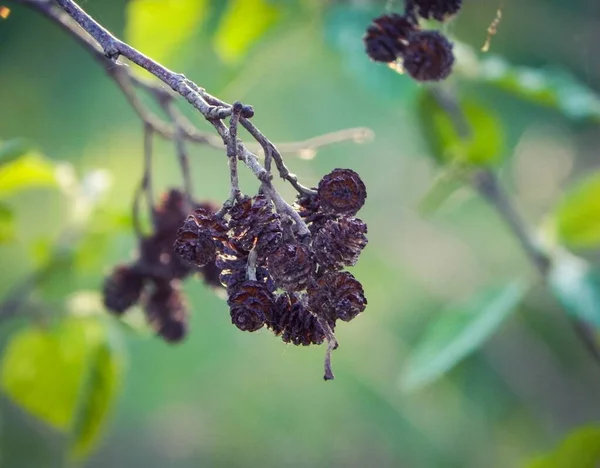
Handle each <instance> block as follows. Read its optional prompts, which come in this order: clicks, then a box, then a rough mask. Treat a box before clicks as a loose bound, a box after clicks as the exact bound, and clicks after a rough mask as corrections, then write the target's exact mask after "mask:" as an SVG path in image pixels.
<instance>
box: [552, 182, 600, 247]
mask: <svg viewBox="0 0 600 468" xmlns="http://www.w3.org/2000/svg"><path fill="white" fill-rule="evenodd" d="M555 223H556V234H557V236H558V239H559V240H560V241H561V242H562V243H564V244H566V245H568V246H570V247H583V248H585V247H596V246H598V245H600V172H597V173H595V174H593V175H592V176H590V177H588V178H586V179H585V180H583V181H582V182H580V183H578V184H577V185H576V186H575V187H573V188H571V189H570V190H569V191H568V192H567V193H566V194H565V196H564V198H563V200H562V201H561V203H560V204H559V206H558V208H557V210H556V215H555Z"/></svg>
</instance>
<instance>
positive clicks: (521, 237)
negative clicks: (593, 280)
mask: <svg viewBox="0 0 600 468" xmlns="http://www.w3.org/2000/svg"><path fill="white" fill-rule="evenodd" d="M432 95H433V97H434V98H435V99H436V100H437V102H438V103H439V104H440V106H442V108H444V109H445V110H446V112H447V113H448V115H449V116H450V119H451V120H452V122H453V125H454V128H455V129H456V132H457V133H458V135H459V136H460V137H461V138H468V137H469V136H470V135H471V133H472V129H471V127H470V125H469V123H468V121H467V119H466V117H465V115H464V113H463V112H462V110H461V108H460V106H459V105H458V102H457V100H456V97H455V96H454V95H453V94H451V93H447V92H443V91H442V90H441V89H440V88H434V89H432ZM472 184H473V187H474V188H475V189H476V190H477V192H478V193H479V194H480V195H481V197H482V198H484V199H485V200H486V201H487V202H488V203H489V204H490V205H491V206H492V207H493V208H494V209H495V210H496V212H497V213H498V215H499V216H500V217H501V218H502V220H503V221H504V222H505V223H506V225H507V226H508V227H509V228H510V230H511V232H512V233H513V234H514V236H515V237H516V238H517V239H518V241H519V243H520V244H521V247H522V249H523V251H524V252H525V254H526V255H527V258H529V260H530V262H531V264H532V265H533V266H534V267H535V269H536V270H537V272H538V273H539V274H540V276H541V277H542V278H543V279H544V280H546V278H547V276H548V274H549V273H550V269H551V266H552V262H551V259H550V257H549V256H548V255H547V254H546V253H545V252H544V251H543V249H542V248H541V246H540V245H539V244H538V242H536V240H535V238H534V236H533V235H532V234H531V231H530V229H529V228H528V227H527V224H526V223H525V222H524V221H523V219H522V218H521V217H520V216H519V214H518V213H517V210H516V209H515V207H514V206H513V204H512V202H511V201H510V198H509V196H508V194H507V193H506V191H505V189H504V187H502V184H501V183H500V181H499V180H498V176H497V175H496V174H495V173H494V172H493V171H491V170H488V169H482V170H478V171H475V172H474V173H473V175H472ZM568 318H569V322H570V323H571V326H572V328H573V330H574V332H575V333H576V335H577V336H578V337H579V339H580V340H581V342H582V343H583V345H584V347H585V348H586V349H587V350H588V351H589V354H590V356H591V357H592V358H593V359H594V360H595V361H596V363H597V364H600V347H599V346H598V343H597V342H596V337H595V333H594V331H593V329H592V328H591V326H590V325H589V324H588V323H586V322H583V321H581V320H578V319H577V318H575V317H572V316H570V315H569V316H568Z"/></svg>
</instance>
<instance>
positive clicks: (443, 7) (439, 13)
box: [413, 0, 462, 21]
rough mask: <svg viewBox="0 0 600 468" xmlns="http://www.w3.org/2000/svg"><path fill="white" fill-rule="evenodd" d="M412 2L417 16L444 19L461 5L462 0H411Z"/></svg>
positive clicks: (456, 11) (454, 12) (453, 13)
mask: <svg viewBox="0 0 600 468" xmlns="http://www.w3.org/2000/svg"><path fill="white" fill-rule="evenodd" d="M413 3H414V5H415V8H416V11H417V14H418V15H419V16H421V17H422V18H425V19H430V18H433V19H435V20H437V21H445V20H446V19H448V18H449V17H451V16H453V15H455V14H456V13H458V11H459V10H460V8H461V6H462V0H413Z"/></svg>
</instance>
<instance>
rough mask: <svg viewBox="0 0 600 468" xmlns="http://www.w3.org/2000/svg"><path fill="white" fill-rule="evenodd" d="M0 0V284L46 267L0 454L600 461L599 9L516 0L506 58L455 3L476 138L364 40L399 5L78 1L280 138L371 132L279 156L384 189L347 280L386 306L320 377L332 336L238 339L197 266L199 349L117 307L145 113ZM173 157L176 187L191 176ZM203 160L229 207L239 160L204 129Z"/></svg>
mask: <svg viewBox="0 0 600 468" xmlns="http://www.w3.org/2000/svg"><path fill="white" fill-rule="evenodd" d="M6 3H7V4H8V5H9V6H10V7H11V10H12V11H11V15H10V17H9V18H8V19H7V20H4V21H0V70H1V73H0V106H1V108H2V110H3V112H0V139H2V144H1V146H0V259H1V265H2V268H0V297H7V295H8V294H9V292H10V291H13V289H12V288H14V286H15V284H20V282H21V281H22V280H23V278H31V275H32V272H37V273H36V274H35V276H34V277H33V278H34V279H35V280H36V283H37V287H36V288H35V291H34V293H33V294H32V297H31V300H30V301H28V302H27V305H26V307H25V308H24V309H22V310H21V311H20V312H19V314H18V315H15V316H7V315H8V314H5V316H3V317H1V318H2V321H1V322H0V347H1V348H2V364H1V369H0V386H1V389H2V396H1V400H0V405H1V406H0V407H1V420H0V422H1V424H0V459H1V460H0V461H1V463H2V464H3V466H7V467H36V468H37V467H54V466H63V465H64V464H65V463H78V464H79V463H80V464H82V465H83V466H86V467H90V468H91V467H104V466H144V467H150V468H152V467H164V466H170V467H182V468H183V467H192V466H202V465H208V466H227V467H230V466H255V465H256V466H265V467H268V466H281V465H289V466H365V465H368V466H410V467H461V468H462V467H481V466H486V467H496V466H497V467H507V466H528V465H529V466H531V467H535V468H537V467H555V466H556V467H566V466H570V467H571V466H576V467H586V466H589V467H593V466H596V464H597V462H598V459H599V458H600V454H599V453H598V447H599V446H600V436H599V434H598V429H597V426H594V423H595V422H596V421H598V418H599V417H600V409H599V407H598V405H597V395H598V392H599V391H600V371H599V370H598V368H597V367H595V366H594V363H593V361H592V360H591V359H590V358H589V357H588V355H587V354H586V352H585V349H584V348H583V346H582V345H581V343H580V342H579V341H578V340H577V338H576V336H575V335H574V334H573V331H572V329H571V328H570V326H569V322H568V319H567V317H566V316H565V314H564V312H563V307H564V308H566V309H567V310H568V311H569V312H570V313H571V314H572V315H573V316H574V317H580V318H584V319H585V320H586V321H587V322H589V323H592V324H595V325H596V326H599V325H600V299H599V294H600V292H599V291H600V289H599V288H600V283H599V280H598V278H599V276H598V273H597V271H596V269H595V267H594V266H593V265H594V264H595V262H596V261H597V260H598V246H599V245H600V205H599V203H600V201H599V200H600V197H599V196H598V193H600V176H598V173H597V172H596V171H597V170H598V169H599V166H598V156H597V154H598V147H599V144H600V131H599V128H598V122H599V121H600V101H599V99H598V98H597V97H596V94H595V93H596V91H597V90H598V87H599V85H600V59H599V58H598V56H597V54H595V53H594V52H595V45H596V44H597V43H598V42H599V41H600V37H599V32H598V31H600V29H599V28H598V21H600V10H599V7H598V5H597V2H596V1H595V0H577V1H575V0H570V1H567V0H563V1H560V0H555V1H552V2H549V1H543V0H529V1H527V2H520V1H517V0H507V1H505V2H504V9H503V12H504V17H503V21H502V23H501V25H500V30H499V33H498V35H497V36H496V37H495V38H494V39H493V42H492V49H491V52H490V53H488V54H481V53H480V52H479V48H480V47H481V45H482V44H483V42H484V40H485V36H486V28H487V26H488V25H489V23H490V22H491V21H492V19H493V18H494V17H495V14H496V9H497V8H498V6H499V5H498V3H499V2H498V1H495V0H494V1H492V0H486V1H479V2H474V1H473V2H471V1H468V0H466V1H465V7H464V8H463V12H462V13H461V15H460V16H459V17H458V18H457V20H456V21H455V22H453V23H451V24H450V25H448V26H445V27H444V28H445V29H446V30H447V31H448V32H449V33H451V34H453V35H454V36H455V37H456V38H458V39H459V40H460V41H461V43H462V44H464V46H461V45H458V46H457V49H458V54H459V58H458V60H459V62H458V64H459V68H458V69H457V73H456V74H455V77H454V78H453V79H452V84H453V86H455V87H456V89H457V90H458V92H459V96H460V104H461V107H462V108H463V110H464V112H465V114H466V117H467V120H468V121H469V122H470V124H471V125H472V126H473V128H474V130H475V131H474V137H473V138H471V139H464V138H461V137H460V136H459V135H457V134H456V133H455V131H454V130H453V128H452V126H451V125H449V122H448V121H447V116H446V115H445V114H444V113H443V112H440V109H439V108H436V102H435V101H434V100H432V99H431V95H430V94H429V90H428V88H424V87H420V86H417V85H415V84H414V83H413V82H411V81H410V80H409V79H407V78H406V77H403V76H401V75H398V74H397V73H395V72H394V71H392V70H389V69H387V68H386V67H383V66H377V65H375V64H373V63H371V62H370V61H369V60H368V59H367V58H366V56H365V55H364V53H363V46H362V43H361V36H362V33H363V31H364V29H365V27H366V25H367V24H368V23H369V21H370V20H371V18H373V17H374V16H377V15H379V14H381V12H383V11H384V9H385V7H386V3H389V4H392V5H393V4H394V3H398V2H383V1H382V2H368V1H346V2H323V1H318V0H311V1H299V0H298V1H293V0H287V1H283V0H271V1H268V0H240V1H238V0H228V1H210V0H204V1H198V0H193V1H192V0H161V1H160V2H157V1H152V0H131V1H129V2H124V1H114V2H99V1H94V0H88V1H86V2H84V6H85V8H86V9H87V10H88V11H89V12H90V13H91V14H92V15H93V16H95V17H96V18H97V19H98V20H99V21H100V22H101V23H103V24H105V25H106V26H107V27H109V28H110V29H111V30H112V31H114V32H115V33H116V34H117V35H119V36H121V37H124V38H125V39H127V40H129V41H131V43H132V45H134V46H136V47H139V48H140V49H141V50H142V51H143V52H145V53H148V54H149V55H151V56H153V57H154V58H155V59H157V60H160V61H162V62H164V64H165V65H167V66H169V67H171V68H174V69H176V70H178V71H182V72H184V73H185V74H186V75H188V76H189V77H191V78H193V79H194V80H195V81H197V82H198V83H200V84H201V85H202V86H204V87H205V88H206V89H207V90H209V91H210V92H211V93H213V94H215V95H218V96H219V97H222V98H223V99H225V100H228V101H234V100H238V99H239V100H242V101H244V102H245V103H249V104H252V105H253V106H254V108H255V110H256V112H257V114H256V117H255V121H256V122H257V124H259V125H260V127H261V129H262V130H263V131H264V132H265V133H266V134H267V135H268V136H269V137H270V138H271V139H272V140H275V141H286V140H297V139H302V138H307V137H310V136H313V135H316V134H320V133H324V132H327V131H333V130H337V129H341V128H345V127H355V126H369V127H371V128H372V129H373V130H374V131H375V133H376V138H375V140H373V141H371V142H368V143H367V144H364V145H353V144H351V143H344V144H340V145H336V146H332V147H328V148H326V149H323V150H320V151H319V152H318V154H317V155H316V156H317V157H316V158H315V159H311V160H302V159H299V158H295V159H290V160H289V161H288V164H289V165H290V166H291V167H292V169H293V171H295V172H296V173H297V174H298V175H299V176H300V180H301V181H302V182H303V183H304V184H305V185H308V186H312V185H314V184H315V183H316V182H317V181H318V180H319V178H320V175H321V174H323V173H325V172H328V171H329V170H331V169H333V168H335V167H351V168H353V169H355V170H357V171H358V172H359V173H360V174H361V176H362V178H363V180H364V181H365V183H366V185H367V187H368V188H369V198H368V201H367V205H366V206H365V209H364V214H363V217H364V219H365V221H366V222H367V223H368V225H369V239H370V243H369V246H368V248H367V249H366V250H365V253H364V254H363V256H362V257H361V261H360V262H359V264H358V266H357V267H356V268H355V270H354V271H353V273H354V274H355V275H356V276H357V277H358V278H359V279H360V280H361V281H362V283H363V285H364V286H365V290H366V293H367V296H368V299H369V306H368V309H367V311H366V312H365V313H364V314H362V316H361V317H360V318H358V319H357V320H356V321H355V323H353V326H347V327H344V326H341V327H340V329H339V331H338V336H339V338H340V341H341V342H342V343H344V345H343V346H342V347H340V349H339V350H338V351H336V353H335V354H334V365H335V369H336V380H335V381H334V382H331V383H328V384H324V383H323V382H322V380H321V379H320V372H321V360H322V352H323V350H322V349H319V348H316V349H308V348H307V349H304V348H302V349H299V348H295V347H285V346H283V345H282V344H281V342H279V341H278V340H277V339H273V338H272V337H271V336H269V335H268V334H266V333H265V334H263V333H258V334H253V335H250V334H246V333H241V332H239V331H237V330H236V329H234V328H233V327H232V326H231V324H230V323H229V316H228V314H227V310H226V307H225V305H224V303H223V301H222V299H221V298H219V297H217V296H216V295H215V294H214V293H213V292H211V291H209V290H208V289H206V288H205V287H204V286H203V285H202V284H200V283H199V282H197V281H189V282H188V284H187V285H186V290H187V292H188V293H189V295H190V298H191V301H192V308H193V311H194V313H193V317H192V332H191V334H190V337H189V338H188V340H187V341H186V342H185V343H184V344H182V345H178V346H168V345H166V344H164V343H163V342H162V341H160V340H159V339H155V338H153V337H152V335H151V333H150V332H149V331H148V330H147V329H145V328H144V326H143V325H142V323H143V321H142V320H141V316H140V314H137V315H136V313H134V314H132V316H131V317H129V318H128V319H127V321H126V322H125V323H119V322H117V321H115V320H113V319H112V317H108V316H107V314H106V313H105V312H104V311H103V310H102V308H101V306H100V303H99V300H98V295H97V291H98V287H99V285H100V284H101V282H102V278H103V275H104V274H105V273H106V272H107V271H108V270H109V269H110V268H111V266H112V265H114V264H115V263H117V262H119V261H122V260H124V259H127V258H129V256H130V255H131V250H132V248H133V245H134V238H133V236H132V234H131V220H130V216H129V211H130V209H129V207H130V201H131V200H132V197H133V190H134V188H133V187H134V185H135V184H136V183H137V181H138V179H139V176H140V172H141V157H142V155H141V151H142V132H141V130H142V129H141V124H140V122H139V121H138V120H137V118H136V117H135V116H134V114H133V112H132V111H131V110H130V109H129V107H128V105H127V103H126V102H125V101H124V99H123V98H122V96H121V95H120V94H119V90H118V89H117V88H116V87H115V86H114V84H113V83H111V81H110V80H109V79H108V78H107V77H106V76H105V75H104V73H103V72H102V69H101V68H100V67H98V66H97V64H96V63H94V62H93V60H92V59H91V58H90V57H88V55H86V52H85V51H83V50H82V49H80V48H79V46H78V45H77V44H75V43H74V42H73V41H72V40H71V39H70V38H68V37H67V36H65V35H64V33H63V32H61V31H60V30H58V29H57V28H56V27H55V26H54V25H52V24H49V23H48V22H47V21H46V20H44V19H43V18H41V17H38V16H37V15H35V14H34V13H33V12H30V11H28V10H26V9H24V8H23V7H19V6H18V5H13V4H11V3H10V2H8V1H7V2H6ZM397 6H398V8H400V7H401V5H397ZM157 18H160V20H158V19H157ZM188 111H189V115H190V117H191V118H197V117H196V116H195V115H194V113H193V112H191V111H190V110H188ZM159 148H160V150H161V151H162V153H163V154H164V157H159V158H157V161H156V176H157V178H158V180H157V181H156V187H158V188H160V189H161V190H163V189H166V188H168V187H170V186H173V185H175V184H177V185H179V184H180V181H179V175H178V168H177V166H176V162H175V158H174V157H173V154H172V151H173V150H172V147H171V146H170V145H168V144H167V143H161V146H159ZM192 164H193V174H194V178H195V180H196V181H197V182H196V185H197V187H198V193H197V194H196V195H197V196H199V197H202V198H212V199H217V200H224V199H225V198H226V197H227V195H228V185H227V183H226V181H227V177H228V171H227V166H226V163H225V160H224V157H223V154H222V153H221V152H218V151H215V150H211V149H208V148H203V147H196V148H194V150H193V162H192ZM473 165H475V166H477V167H481V166H485V167H494V168H497V170H498V171H499V172H500V173H501V175H502V178H503V180H504V182H505V183H506V184H508V186H509V187H510V189H511V192H512V197H513V198H514V199H515V201H516V203H517V204H518V206H519V209H520V211H521V213H522V214H523V215H524V216H525V218H526V219H527V220H528V221H529V222H530V223H531V224H532V226H535V229H536V233H539V235H540V239H541V240H542V244H543V246H544V248H545V249H546V251H547V252H548V253H549V255H551V256H552V258H553V259H554V260H555V262H554V267H553V269H552V271H551V272H550V274H549V276H548V286H549V291H551V292H553V293H554V295H553V296H552V295H548V294H547V291H546V290H547V288H546V287H544V286H543V285H542V283H541V282H540V279H539V278H538V275H537V273H536V271H535V270H534V269H533V267H532V266H531V265H530V264H529V263H528V261H527V259H526V257H525V256H524V255H523V253H522V252H521V250H520V249H519V246H518V244H517V242H516V241H515V239H513V237H512V236H511V234H510V232H509V231H508V229H507V228H506V227H505V226H504V225H503V224H502V222H501V221H500V220H499V219H498V217H497V215H496V214H495V213H494V212H493V210H491V209H490V207H489V206H488V205H487V204H486V203H485V202H484V201H483V200H481V199H480V198H479V197H477V196H476V194H475V193H474V192H473V190H471V189H469V188H467V187H465V186H464V184H463V183H462V182H461V181H462V179H461V175H463V174H464V173H465V170H466V169H465V168H468V167H471V166H473ZM244 182H245V183H246V184H248V185H247V186H248V187H252V186H253V185H251V184H254V182H251V179H250V178H249V177H246V178H243V179H242V183H244ZM280 186H281V188H282V190H284V193H287V195H288V196H289V197H290V198H291V195H292V194H291V191H287V192H286V190H288V188H287V187H285V186H284V185H283V184H280ZM362 213H363V212H361V214H362ZM582 426H583V428H582ZM572 431H574V432H573V433H572V434H570V435H569V433H570V432H572ZM101 433H102V434H103V437H98V435H99V434H101ZM563 439H565V440H564V441H563ZM91 449H94V450H91ZM578 457H579V458H578Z"/></svg>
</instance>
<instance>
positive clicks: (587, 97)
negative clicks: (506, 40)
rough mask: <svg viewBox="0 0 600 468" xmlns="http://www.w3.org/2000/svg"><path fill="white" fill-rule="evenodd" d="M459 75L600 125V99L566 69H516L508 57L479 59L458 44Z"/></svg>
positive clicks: (568, 115)
mask: <svg viewBox="0 0 600 468" xmlns="http://www.w3.org/2000/svg"><path fill="white" fill-rule="evenodd" d="M455 51H456V53H457V60H456V63H457V66H456V67H455V72H456V73H457V74H460V75H462V76H461V77H462V78H463V79H465V80H470V81H477V82H479V83H484V84H487V85H490V86H493V87H495V88H498V89H501V90H503V91H506V92H507V93H510V94H513V95H515V96H517V97H519V98H521V99H523V100H526V101H530V102H532V103H535V104H538V105H541V106H545V107H550V108H552V109H556V110H558V111H560V112H561V113H562V114H564V115H565V116H566V117H567V118H570V119H572V120H576V121H579V120H591V121H594V122H600V97H599V96H598V94H597V93H595V92H594V91H593V89H591V88H590V87H588V86H585V85H584V84H582V83H580V82H579V81H577V79H576V78H575V77H573V76H572V75H570V74H569V73H567V72H566V71H565V70H560V69H556V68H548V69H537V68H532V67H520V66H519V67H516V66H513V65H511V64H510V63H509V62H507V61H506V60H505V59H504V58H502V57H500V56H498V55H494V54H487V55H486V56H485V57H484V58H483V59H478V58H477V55H476V54H475V52H474V51H473V49H472V48H471V47H469V46H468V45H466V44H463V43H460V42H455Z"/></svg>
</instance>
